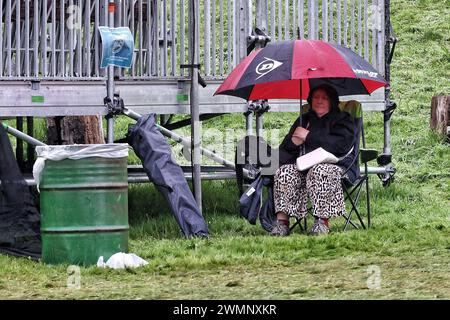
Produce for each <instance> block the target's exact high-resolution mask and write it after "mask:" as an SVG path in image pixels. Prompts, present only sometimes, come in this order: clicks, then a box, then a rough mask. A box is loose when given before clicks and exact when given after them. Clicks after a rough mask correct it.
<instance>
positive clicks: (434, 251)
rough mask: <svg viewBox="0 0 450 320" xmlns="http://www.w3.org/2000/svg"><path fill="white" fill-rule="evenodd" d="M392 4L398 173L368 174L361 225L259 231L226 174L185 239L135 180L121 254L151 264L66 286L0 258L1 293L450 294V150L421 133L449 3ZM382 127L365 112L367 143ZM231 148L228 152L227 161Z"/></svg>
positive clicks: (449, 61) (445, 36)
mask: <svg viewBox="0 0 450 320" xmlns="http://www.w3.org/2000/svg"><path fill="white" fill-rule="evenodd" d="M391 3H392V22H393V26H394V29H395V31H396V33H397V36H398V37H399V39H400V42H399V43H398V45H397V49H396V53H395V56H394V60H393V65H392V96H393V98H394V99H395V100H396V102H397V104H398V109H397V110H396V111H395V113H394V116H393V118H392V151H393V162H394V164H395V167H396V168H397V173H396V175H395V178H396V179H395V182H394V183H393V184H391V185H390V186H389V187H386V188H385V187H383V186H382V185H381V183H380V181H379V180H378V178H377V177H376V176H372V177H371V191H372V211H373V221H372V223H373V227H372V228H371V229H370V230H367V231H362V230H361V231H360V230H351V231H347V232H340V231H338V230H337V227H338V226H339V225H340V224H341V222H338V221H334V222H333V231H334V232H332V233H331V234H330V235H329V236H326V237H316V238H314V237H308V236H305V235H303V234H300V233H299V232H295V233H294V234H293V235H292V236H291V237H288V238H282V239H279V238H271V237H268V236H267V234H266V233H265V232H264V231H263V229H262V228H261V227H260V226H259V225H256V226H253V225H250V224H248V223H247V222H246V221H245V220H244V219H242V218H241V217H240V216H239V213H238V206H237V202H236V201H237V197H236V195H237V191H236V186H235V182H234V181H224V182H204V183H203V200H204V204H203V206H204V215H205V218H206V220H207V222H208V225H209V228H210V231H211V237H210V238H209V239H206V240H205V239H183V238H182V237H181V236H180V232H179V230H178V226H177V224H176V223H175V221H174V219H173V217H172V216H171V213H170V211H169V210H168V208H167V205H166V204H165V202H164V201H163V199H162V197H161V196H160V195H159V194H158V193H157V192H156V190H155V188H154V187H153V186H151V185H148V184H143V185H133V186H131V187H130V193H129V194H130V207H129V214H130V224H131V232H130V238H131V239H130V251H131V252H135V253H136V254H138V255H139V256H141V257H143V258H144V259H146V260H147V261H148V262H149V265H147V266H146V267H142V268H139V269H135V270H121V271H114V270H104V269H98V268H96V267H90V268H81V289H78V290H77V289H70V288H68V287H67V280H68V279H70V278H69V275H68V273H67V266H65V265H62V266H47V265H45V264H43V263H41V262H39V263H36V262H33V261H30V260H27V259H21V258H12V257H8V256H4V255H1V256H0V270H1V271H0V274H1V276H0V298H6V299H16V298H20V299H42V298H44V299H124V298H129V299H310V298H319V299H449V298H450V223H449V222H450V221H449V220H450V173H449V169H448V168H450V146H449V144H448V143H446V142H445V141H444V137H442V136H439V135H437V134H435V133H433V132H431V131H430V130H429V114H430V102H431V97H432V96H433V95H436V94H440V93H445V94H450V82H449V79H450V20H448V16H449V15H450V2H449V1H439V2H435V1H431V0H421V1H409V0H408V1H407V0H397V1H392V2H391ZM179 117H181V116H179ZM295 117H296V114H268V115H267V116H266V120H267V127H266V128H268V129H272V130H274V129H279V130H287V128H288V126H289V125H290V123H291V122H292V121H293V120H294V118H295ZM382 123H383V120H382V116H381V115H380V114H374V113H371V114H367V115H366V116H365V124H366V137H367V144H368V147H370V148H375V149H378V150H381V149H382V147H383V141H382V136H383V128H382ZM127 125H128V120H119V126H121V127H122V128H126V126H127ZM244 126H245V123H244V119H243V117H242V115H227V116H223V117H220V118H217V119H214V120H211V121H208V122H206V123H205V125H204V128H226V129H232V130H242V129H243V128H244ZM42 128H43V126H42ZM124 132H125V129H123V130H121V131H119V132H117V137H120V136H121V135H123V134H124ZM179 132H180V133H183V130H180V131H179ZM185 134H187V131H185ZM211 139H212V140H211V141H213V138H211ZM205 143H209V142H208V141H205ZM211 143H212V142H211ZM230 150H231V149H230ZM230 150H225V151H228V152H231V151H230ZM176 152H177V153H178V152H179V150H178V151H176ZM231 154H232V153H230V154H227V155H226V157H227V158H228V159H232V155H231ZM179 159H180V162H182V158H179ZM131 161H132V162H135V161H137V159H136V158H135V157H133V158H132V160H131ZM373 268H375V269H376V270H379V271H380V274H379V275H380V277H381V280H380V287H379V288H378V289H373V288H372V287H371V286H370V283H371V280H373V279H374V278H373V275H374V273H373V272H372V271H371V270H374V269H373ZM377 268H379V269H377ZM370 288H372V289H370Z"/></svg>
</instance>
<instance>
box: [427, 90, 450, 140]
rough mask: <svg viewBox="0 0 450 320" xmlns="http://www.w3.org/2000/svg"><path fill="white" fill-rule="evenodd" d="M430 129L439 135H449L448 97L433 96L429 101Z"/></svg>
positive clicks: (449, 113) (449, 112)
mask: <svg viewBox="0 0 450 320" xmlns="http://www.w3.org/2000/svg"><path fill="white" fill-rule="evenodd" d="M430 127H431V128H432V129H434V130H436V131H437V132H439V133H441V134H446V135H448V136H449V135H450V96H444V95H440V96H434V97H433V98H432V99H431V119H430Z"/></svg>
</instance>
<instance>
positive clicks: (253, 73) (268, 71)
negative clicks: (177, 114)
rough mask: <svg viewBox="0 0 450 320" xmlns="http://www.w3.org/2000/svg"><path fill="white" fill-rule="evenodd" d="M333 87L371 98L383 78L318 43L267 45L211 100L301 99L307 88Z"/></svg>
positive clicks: (354, 57)
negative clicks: (217, 96) (220, 96)
mask: <svg viewBox="0 0 450 320" xmlns="http://www.w3.org/2000/svg"><path fill="white" fill-rule="evenodd" d="M320 84H329V85H331V86H333V87H334V88H335V89H336V90H337V92H338V94H339V95H340V96H345V95H354V94H371V93H372V92H373V91H375V90H376V89H378V88H380V87H383V86H385V85H386V81H385V80H384V78H383V77H382V76H381V75H380V74H379V73H378V71H377V70H375V69H374V68H373V67H372V65H370V64H369V63H368V62H367V61H366V60H364V58H362V57H361V56H359V55H358V54H356V53H354V52H353V51H352V50H350V49H348V48H345V47H342V46H339V45H337V44H332V43H328V42H324V41H321V40H291V41H280V42H275V43H271V44H269V45H268V46H266V47H264V48H262V49H258V50H256V51H254V52H253V53H251V54H250V55H249V56H247V57H246V58H245V59H243V60H242V61H241V63H239V64H238V65H237V66H236V68H235V69H234V70H233V71H232V72H231V73H230V75H229V76H228V77H227V78H226V79H225V81H224V82H223V83H222V85H221V86H220V87H219V88H218V89H217V91H216V92H215V93H214V95H217V94H224V95H231V96H236V97H241V98H244V99H246V100H260V99H306V98H307V97H308V93H309V90H310V88H314V87H316V86H318V85H320Z"/></svg>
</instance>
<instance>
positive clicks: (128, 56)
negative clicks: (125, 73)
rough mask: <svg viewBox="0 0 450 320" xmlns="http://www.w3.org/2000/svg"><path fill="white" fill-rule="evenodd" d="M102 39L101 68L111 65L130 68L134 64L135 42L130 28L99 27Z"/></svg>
mask: <svg viewBox="0 0 450 320" xmlns="http://www.w3.org/2000/svg"><path fill="white" fill-rule="evenodd" d="M98 29H99V31H100V36H101V37H102V49H103V50H102V61H101V65H100V67H101V68H106V67H107V66H109V65H113V66H117V67H121V68H130V67H131V65H132V63H133V52H134V40H133V35H132V34H131V31H130V29H129V28H128V27H120V28H109V27H98Z"/></svg>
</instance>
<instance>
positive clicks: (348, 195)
mask: <svg viewBox="0 0 450 320" xmlns="http://www.w3.org/2000/svg"><path fill="white" fill-rule="evenodd" d="M339 108H340V109H341V110H342V111H345V112H348V113H349V114H350V115H351V116H352V117H353V119H354V121H355V124H356V131H355V136H356V139H355V144H354V148H353V151H352V153H353V154H354V155H355V157H354V161H353V163H352V164H351V165H350V166H349V167H348V168H347V169H346V170H345V171H344V172H343V174H342V177H341V183H342V188H343V190H344V196H345V201H346V202H347V201H348V202H349V203H350V206H351V209H350V211H349V212H348V214H347V215H343V218H344V219H345V224H344V227H343V230H346V229H347V227H348V225H351V226H353V227H354V228H356V229H358V228H359V227H362V228H363V229H366V224H365V223H364V219H363V214H362V212H361V211H360V210H359V209H358V207H359V205H360V199H361V193H362V188H363V186H364V185H365V189H366V214H365V216H366V218H367V221H366V223H367V228H369V227H370V224H371V221H370V219H371V212H370V194H369V176H368V171H367V163H368V162H369V161H371V160H375V159H376V158H377V157H378V152H377V151H376V150H371V149H366V148H365V146H366V141H365V136H364V125H363V115H362V106H361V103H360V102H358V101H355V100H350V101H343V102H340V103H339ZM361 140H362V146H363V148H360V141H361ZM360 164H363V165H364V170H363V172H361V171H360V167H359V166H360ZM349 171H353V173H354V174H355V176H356V180H355V181H350V180H349V178H348V175H347V174H348V172H349ZM311 210H312V208H311V207H309V208H308V212H311ZM353 214H354V215H355V216H356V218H357V219H358V222H359V226H358V222H355V221H352V217H353ZM296 226H298V227H299V228H300V230H301V231H302V232H303V231H306V230H307V227H308V225H307V215H306V216H305V217H304V218H296V221H295V223H294V224H293V225H292V226H291V228H290V229H291V231H292V230H293V229H294V228H295V227H296Z"/></svg>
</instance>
